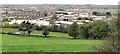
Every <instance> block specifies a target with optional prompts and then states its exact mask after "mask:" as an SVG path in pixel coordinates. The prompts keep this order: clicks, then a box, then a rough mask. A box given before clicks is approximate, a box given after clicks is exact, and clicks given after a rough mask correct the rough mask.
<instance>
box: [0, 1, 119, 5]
mask: <svg viewBox="0 0 120 54" xmlns="http://www.w3.org/2000/svg"><path fill="white" fill-rule="evenodd" d="M118 1H119V0H0V4H96V5H118Z"/></svg>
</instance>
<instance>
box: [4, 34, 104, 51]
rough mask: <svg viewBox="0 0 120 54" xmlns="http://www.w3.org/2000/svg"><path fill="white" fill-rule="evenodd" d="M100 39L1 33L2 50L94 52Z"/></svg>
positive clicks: (100, 42) (100, 41)
mask: <svg viewBox="0 0 120 54" xmlns="http://www.w3.org/2000/svg"><path fill="white" fill-rule="evenodd" d="M102 42H103V41H102V40H79V39H67V38H43V37H29V36H16V35H7V34H3V35H2V50H3V52H94V51H96V50H95V49H93V48H92V47H93V46H94V45H101V44H102Z"/></svg>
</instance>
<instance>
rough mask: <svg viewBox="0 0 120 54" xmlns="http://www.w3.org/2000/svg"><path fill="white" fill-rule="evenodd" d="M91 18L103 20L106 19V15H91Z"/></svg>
mask: <svg viewBox="0 0 120 54" xmlns="http://www.w3.org/2000/svg"><path fill="white" fill-rule="evenodd" d="M92 17H93V20H103V19H106V16H92Z"/></svg>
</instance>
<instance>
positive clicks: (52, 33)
mask: <svg viewBox="0 0 120 54" xmlns="http://www.w3.org/2000/svg"><path fill="white" fill-rule="evenodd" d="M2 31H3V32H20V31H19V30H18V29H15V28H2ZM42 32H43V31H38V30H33V32H32V34H37V35H42ZM49 36H59V37H69V36H68V34H67V33H61V32H50V33H49Z"/></svg>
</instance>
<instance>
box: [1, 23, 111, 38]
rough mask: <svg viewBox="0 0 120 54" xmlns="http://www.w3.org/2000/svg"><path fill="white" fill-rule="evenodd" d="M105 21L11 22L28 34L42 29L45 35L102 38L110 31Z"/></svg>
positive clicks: (14, 26)
mask: <svg viewBox="0 0 120 54" xmlns="http://www.w3.org/2000/svg"><path fill="white" fill-rule="evenodd" d="M108 24H109V23H107V22H106V21H95V22H93V23H86V24H84V25H78V24H77V22H74V23H73V24H72V25H68V26H64V25H63V24H61V25H60V26H58V25H55V24H52V25H51V26H49V27H48V26H38V25H35V24H31V23H30V22H29V21H27V22H26V21H23V22H22V24H21V25H18V24H17V23H15V24H13V26H12V28H17V27H18V28H19V30H20V31H21V33H23V34H24V33H25V32H27V33H28V34H29V35H30V34H31V32H32V30H42V31H43V35H45V37H46V36H47V35H48V34H49V31H51V32H63V33H68V35H69V36H71V37H73V38H75V39H76V38H84V39H103V38H104V37H108V36H109V35H110V32H111V31H112V30H111V29H110V26H109V25H108ZM3 27H10V25H9V24H6V25H4V26H3Z"/></svg>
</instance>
